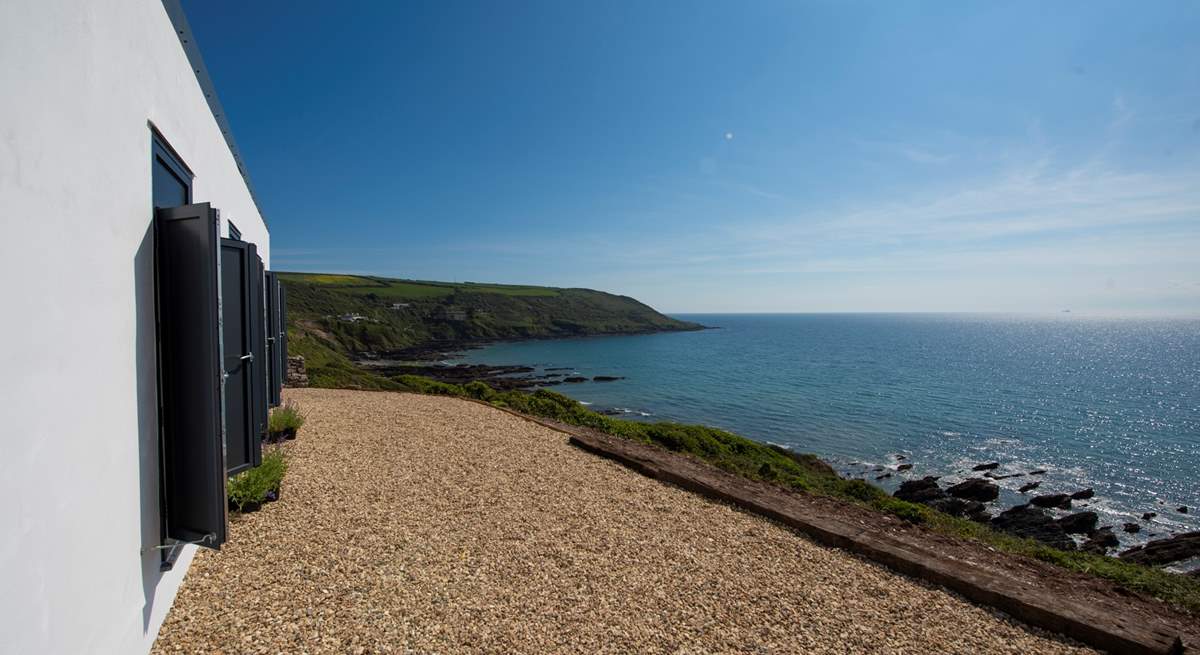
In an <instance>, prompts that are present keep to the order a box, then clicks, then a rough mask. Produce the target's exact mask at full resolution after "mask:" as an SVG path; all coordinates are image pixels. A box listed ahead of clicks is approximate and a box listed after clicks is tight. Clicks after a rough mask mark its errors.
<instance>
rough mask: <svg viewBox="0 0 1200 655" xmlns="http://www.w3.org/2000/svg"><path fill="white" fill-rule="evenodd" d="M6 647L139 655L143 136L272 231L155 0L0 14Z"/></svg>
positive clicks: (149, 599)
mask: <svg viewBox="0 0 1200 655" xmlns="http://www.w3.org/2000/svg"><path fill="white" fill-rule="evenodd" d="M0 94H2V98H3V99H2V100H0V221H3V223H2V225H3V236H4V238H3V244H4V245H3V257H0V285H3V289H4V292H3V294H2V295H0V297H2V298H3V300H2V303H3V308H4V320H3V321H0V343H3V344H4V349H3V351H2V352H3V354H2V355H0V358H2V359H0V361H2V362H3V365H2V366H0V371H2V373H0V407H3V414H2V419H3V420H2V422H0V499H2V500H0V525H2V526H3V531H0V589H3V590H4V593H3V594H0V652H3V653H68V654H74V653H141V652H146V651H147V650H148V649H149V648H150V646H151V644H152V643H153V640H154V637H155V635H156V634H157V631H158V627H159V625H161V623H162V620H163V618H164V617H165V616H166V613H167V611H168V610H169V608H170V605H171V602H172V600H173V599H174V596H175V592H176V590H177V588H178V586H179V583H180V581H181V579H182V577H183V575H184V572H185V571H186V570H187V565H188V563H189V562H190V560H191V557H192V554H193V549H192V548H191V547H189V548H188V550H187V552H185V553H184V555H183V556H182V557H181V558H180V560H179V563H178V565H177V566H176V567H175V569H174V570H173V571H171V572H170V573H167V574H160V573H159V572H158V563H159V555H158V554H157V553H156V552H153V551H148V550H146V549H147V548H149V547H153V546H155V545H157V544H158V540H159V534H160V533H159V507H158V482H157V479H158V462H157V457H158V452H157V416H156V410H155V408H156V384H155V351H154V345H155V344H154V278H153V241H152V229H151V218H152V208H151V168H150V162H151V158H150V144H151V131H150V125H151V124H153V125H154V126H155V127H156V128H157V129H158V130H159V131H160V132H161V133H162V134H163V136H165V137H166V139H167V140H168V142H169V143H170V145H171V146H172V147H173V148H174V149H175V150H176V151H177V152H178V153H179V155H180V157H181V158H182V159H183V161H184V163H185V164H186V165H187V166H188V167H190V168H191V170H192V171H193V172H194V173H195V175H196V177H195V180H194V188H193V196H194V199H195V201H197V202H206V201H207V202H211V203H212V204H213V206H215V207H218V208H220V209H221V212H222V217H223V218H225V219H232V220H233V221H234V222H235V223H236V224H237V226H238V228H239V229H240V230H241V232H242V237H243V238H244V239H245V240H247V241H252V242H254V243H256V244H258V249H259V253H260V254H261V256H262V258H263V260H264V262H267V263H268V266H269V262H270V244H269V241H268V233H267V228H266V225H265V224H264V222H263V220H262V217H261V216H260V215H259V212H258V209H257V207H256V206H255V203H254V201H253V199H252V197H251V195H250V192H249V190H248V189H247V187H246V183H245V181H244V179H243V178H242V176H241V175H240V173H239V171H238V169H237V166H236V164H235V162H234V159H233V156H232V154H231V152H230V150H229V147H228V145H227V144H226V142H225V140H224V138H223V137H222V135H221V131H220V129H219V127H218V126H217V122H216V121H215V119H214V118H213V115H212V112H211V111H210V109H209V107H208V105H207V103H206V101H205V98H204V93H203V92H202V91H201V88H200V86H199V84H198V82H197V80H196V77H195V74H194V71H193V70H192V68H191V66H190V65H189V63H188V60H187V58H186V56H185V53H184V51H183V49H182V47H181V45H180V42H179V37H178V35H177V34H176V32H175V29H174V27H173V26H172V23H171V21H170V19H169V17H168V14H167V12H166V10H165V9H164V7H163V5H162V3H161V2H160V0H101V1H98V2H89V1H85V0H74V1H71V0H9V1H7V2H3V3H0Z"/></svg>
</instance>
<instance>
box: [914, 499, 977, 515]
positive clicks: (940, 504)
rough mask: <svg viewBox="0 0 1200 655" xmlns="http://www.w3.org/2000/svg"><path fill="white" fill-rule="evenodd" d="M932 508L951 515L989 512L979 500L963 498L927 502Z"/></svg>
mask: <svg viewBox="0 0 1200 655" xmlns="http://www.w3.org/2000/svg"><path fill="white" fill-rule="evenodd" d="M927 504H928V505H929V506H930V507H931V508H933V509H936V510H937V511H939V512H942V513H943V514H949V515H950V516H967V517H972V518H974V517H976V516H979V515H982V514H987V507H986V506H984V504H983V503H981V502H979V501H977V500H963V499H961V498H942V499H940V500H935V501H932V502H929V503H927ZM990 518H991V517H989V519H990Z"/></svg>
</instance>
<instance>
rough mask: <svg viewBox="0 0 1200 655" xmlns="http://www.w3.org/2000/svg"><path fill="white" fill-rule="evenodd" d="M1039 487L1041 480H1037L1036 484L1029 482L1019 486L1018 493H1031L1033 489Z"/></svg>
mask: <svg viewBox="0 0 1200 655" xmlns="http://www.w3.org/2000/svg"><path fill="white" fill-rule="evenodd" d="M1040 486H1042V481H1041V480H1038V481H1037V482H1029V483H1026V484H1023V485H1021V488H1020V489H1019V491H1020V492H1021V493H1025V492H1027V491H1033V490H1034V489H1037V488H1038V487H1040Z"/></svg>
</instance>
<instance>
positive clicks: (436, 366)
mask: <svg viewBox="0 0 1200 655" xmlns="http://www.w3.org/2000/svg"><path fill="white" fill-rule="evenodd" d="M491 343H492V342H479V341H461V342H458V341H455V342H441V343H435V344H424V345H420V346H414V347H411V348H404V349H401V350H392V351H385V352H378V353H355V356H354V363H355V364H357V365H359V366H361V367H363V368H365V369H368V370H370V371H372V372H375V373H379V374H382V375H388V376H391V375H420V376H422V377H427V378H429V379H431V380H436V381H438V382H445V383H447V384H466V383H468V382H475V381H478V382H484V383H486V384H488V385H489V386H491V387H492V388H493V389H496V390H497V391H511V390H515V389H516V390H524V391H531V390H534V389H538V388H542V387H553V386H557V385H561V384H581V383H584V382H601V383H603V382H616V381H618V380H623V379H625V378H624V377H622V376H618V375H594V376H590V377H588V376H583V375H579V374H578V372H576V370H575V369H573V368H571V367H562V366H560V367H549V368H544V369H542V372H541V373H538V369H537V368H536V367H533V366H527V365H520V364H517V365H505V366H493V365H490V364H448V363H446V360H449V359H454V358H457V357H459V356H460V355H461V354H462V353H463V352H465V351H468V350H476V349H479V348H483V347H486V346H488V345H491ZM613 413H617V412H615V410H614V411H613Z"/></svg>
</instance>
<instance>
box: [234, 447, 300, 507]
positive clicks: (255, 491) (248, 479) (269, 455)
mask: <svg viewBox="0 0 1200 655" xmlns="http://www.w3.org/2000/svg"><path fill="white" fill-rule="evenodd" d="M284 473H287V459H286V458H285V457H284V454H283V450H281V449H279V448H271V449H269V450H265V451H263V458H262V464H260V465H258V466H256V467H254V468H252V469H250V470H248V471H242V472H241V473H238V474H237V475H235V476H233V477H232V478H230V479H229V482H227V483H226V493H227V494H228V496H229V504H230V505H232V506H233V509H235V510H236V511H239V512H241V511H247V510H250V511H252V510H254V509H258V506H259V505H261V504H262V503H263V502H264V501H266V500H267V499H268V498H270V497H272V496H273V497H274V498H278V497H279V487H280V485H281V484H282V483H283V475H284Z"/></svg>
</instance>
